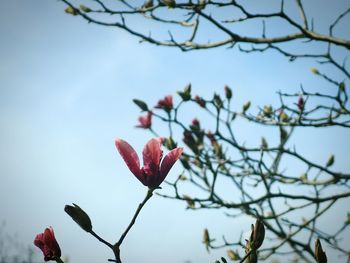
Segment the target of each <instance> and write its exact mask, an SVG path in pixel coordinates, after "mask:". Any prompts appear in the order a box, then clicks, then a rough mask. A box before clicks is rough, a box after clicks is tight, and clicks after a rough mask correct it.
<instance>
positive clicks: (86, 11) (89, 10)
mask: <svg viewBox="0 0 350 263" xmlns="http://www.w3.org/2000/svg"><path fill="white" fill-rule="evenodd" d="M80 10H81V11H83V12H85V13H90V12H91V11H92V10H91V9H90V8H89V7H87V6H85V5H80Z"/></svg>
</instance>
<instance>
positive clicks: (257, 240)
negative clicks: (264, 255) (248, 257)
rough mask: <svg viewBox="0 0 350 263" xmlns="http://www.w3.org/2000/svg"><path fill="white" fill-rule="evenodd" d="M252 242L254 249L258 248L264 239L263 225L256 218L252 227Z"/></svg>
mask: <svg viewBox="0 0 350 263" xmlns="http://www.w3.org/2000/svg"><path fill="white" fill-rule="evenodd" d="M252 234H253V235H252V236H253V240H252V241H253V243H254V249H258V248H259V247H261V245H262V243H263V242H264V239H265V227H264V224H263V222H262V221H261V220H259V219H257V220H256V223H255V225H254V228H253V233H252Z"/></svg>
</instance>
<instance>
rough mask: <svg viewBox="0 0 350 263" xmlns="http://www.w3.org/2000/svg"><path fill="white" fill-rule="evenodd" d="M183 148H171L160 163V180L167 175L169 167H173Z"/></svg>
mask: <svg viewBox="0 0 350 263" xmlns="http://www.w3.org/2000/svg"><path fill="white" fill-rule="evenodd" d="M182 151H183V149H182V148H175V149H173V150H171V151H170V152H169V153H168V154H167V155H166V156H165V157H164V159H163V161H162V165H161V167H160V175H159V176H160V178H159V180H161V182H163V180H164V179H165V177H166V176H167V175H168V173H169V171H170V169H171V167H173V165H174V163H175V162H176V161H177V160H178V159H179V158H180V156H181V154H182Z"/></svg>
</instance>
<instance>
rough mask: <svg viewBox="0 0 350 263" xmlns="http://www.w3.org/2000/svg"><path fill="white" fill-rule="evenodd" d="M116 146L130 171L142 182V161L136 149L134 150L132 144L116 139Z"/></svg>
mask: <svg viewBox="0 0 350 263" xmlns="http://www.w3.org/2000/svg"><path fill="white" fill-rule="evenodd" d="M115 146H116V147H117V150H118V152H119V153H120V155H121V156H122V158H123V160H124V162H125V163H126V165H127V166H128V168H129V170H130V171H131V172H132V173H133V174H134V175H135V176H136V177H137V178H138V179H139V180H140V181H141V180H142V178H141V175H142V172H141V169H140V160H139V157H138V156H137V153H136V151H135V150H134V148H132V147H131V146H130V144H128V143H127V142H126V141H123V140H122V139H116V140H115ZM141 182H142V181H141Z"/></svg>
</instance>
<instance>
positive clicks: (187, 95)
mask: <svg viewBox="0 0 350 263" xmlns="http://www.w3.org/2000/svg"><path fill="white" fill-rule="evenodd" d="M177 94H179V96H180V97H181V98H182V100H183V101H188V100H190V99H191V83H190V84H188V85H187V86H186V87H185V89H184V91H178V92H177Z"/></svg>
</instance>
